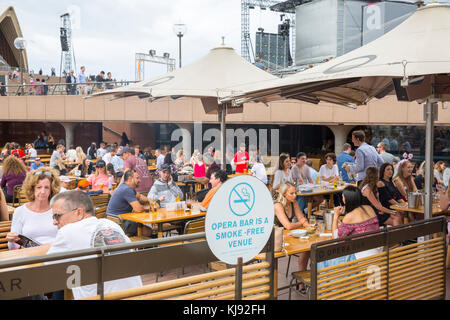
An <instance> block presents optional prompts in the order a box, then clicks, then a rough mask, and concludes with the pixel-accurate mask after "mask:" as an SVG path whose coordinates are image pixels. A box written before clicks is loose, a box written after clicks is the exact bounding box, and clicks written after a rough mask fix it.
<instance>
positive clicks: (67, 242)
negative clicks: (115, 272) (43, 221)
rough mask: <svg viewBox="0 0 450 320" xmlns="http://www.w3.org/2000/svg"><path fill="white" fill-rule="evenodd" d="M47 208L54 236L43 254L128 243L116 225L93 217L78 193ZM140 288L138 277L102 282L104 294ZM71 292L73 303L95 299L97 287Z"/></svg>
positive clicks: (89, 203) (90, 207)
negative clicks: (53, 227) (49, 212)
mask: <svg viewBox="0 0 450 320" xmlns="http://www.w3.org/2000/svg"><path fill="white" fill-rule="evenodd" d="M50 205H51V207H52V210H53V224H54V225H56V226H57V227H58V233H57V234H56V239H55V241H54V242H53V243H52V246H51V247H50V249H49V251H48V252H47V254H53V253H61V252H68V251H74V250H83V249H88V248H94V247H100V246H105V245H110V244H118V243H129V242H130V239H129V238H128V237H127V236H126V235H125V233H124V232H123V230H122V229H121V228H120V227H119V226H118V225H117V224H116V223H114V222H113V221H110V220H108V219H97V218H96V217H95V210H94V206H93V204H92V201H91V199H90V198H89V196H88V195H87V194H86V193H84V192H82V191H77V190H72V191H67V192H63V193H58V194H57V195H55V196H54V197H53V198H52V200H51V202H50ZM74 208H75V209H74ZM110 239H112V240H113V242H111V241H110ZM117 240H120V241H117ZM141 286H142V280H141V277H140V276H133V277H128V278H123V279H117V280H111V281H106V282H105V284H104V289H105V291H104V292H105V293H110V292H114V291H119V290H125V289H131V288H136V287H141ZM72 292H73V296H74V298H75V299H82V298H87V297H91V296H95V295H97V284H89V285H84V286H80V287H76V288H72Z"/></svg>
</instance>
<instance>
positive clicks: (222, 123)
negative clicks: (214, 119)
mask: <svg viewBox="0 0 450 320" xmlns="http://www.w3.org/2000/svg"><path fill="white" fill-rule="evenodd" d="M226 116H227V105H226V104H222V105H219V121H220V134H221V136H222V139H221V141H220V149H221V152H222V170H226V169H227V150H226V139H227V135H226V126H225V119H226Z"/></svg>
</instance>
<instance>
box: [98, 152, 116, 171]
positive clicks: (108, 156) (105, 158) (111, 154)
mask: <svg viewBox="0 0 450 320" xmlns="http://www.w3.org/2000/svg"><path fill="white" fill-rule="evenodd" d="M116 152H117V148H116V147H115V146H112V147H111V149H110V151H109V152H108V153H106V154H105V155H104V156H103V157H102V160H103V161H105V163H106V165H108V163H111V161H112V159H113V157H114V156H115V155H116ZM114 171H116V168H114Z"/></svg>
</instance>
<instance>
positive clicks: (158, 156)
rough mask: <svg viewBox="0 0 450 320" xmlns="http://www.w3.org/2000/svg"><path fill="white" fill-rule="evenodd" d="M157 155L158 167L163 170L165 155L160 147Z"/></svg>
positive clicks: (156, 151)
mask: <svg viewBox="0 0 450 320" xmlns="http://www.w3.org/2000/svg"><path fill="white" fill-rule="evenodd" d="M155 156H156V169H158V170H161V166H162V165H163V163H164V157H165V155H164V154H162V153H161V150H160V149H156V150H155Z"/></svg>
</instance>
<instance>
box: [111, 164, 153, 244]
mask: <svg viewBox="0 0 450 320" xmlns="http://www.w3.org/2000/svg"><path fill="white" fill-rule="evenodd" d="M139 183H140V179H139V174H138V173H137V172H136V171H134V170H128V171H126V172H125V174H124V175H123V180H122V182H121V183H120V185H119V187H117V189H116V190H115V191H114V193H113V194H112V196H111V199H110V200H109V203H108V208H106V214H110V215H114V216H117V215H119V214H122V213H130V212H144V211H145V210H144V207H143V204H145V203H148V202H149V199H147V197H146V196H144V195H142V194H140V193H137V192H136V189H137V188H138V187H139ZM123 226H124V229H125V232H126V233H127V234H131V235H136V234H137V226H138V224H137V223H136V222H133V221H128V220H125V221H124V222H123ZM151 234H152V229H151V228H149V227H148V226H144V229H143V231H142V235H144V236H146V237H149V236H151Z"/></svg>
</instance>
